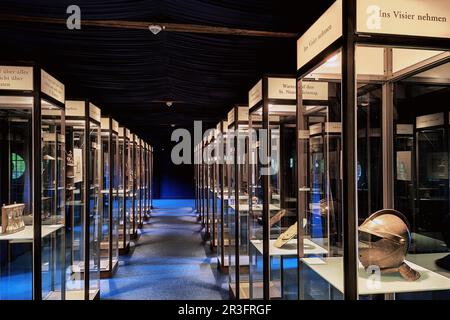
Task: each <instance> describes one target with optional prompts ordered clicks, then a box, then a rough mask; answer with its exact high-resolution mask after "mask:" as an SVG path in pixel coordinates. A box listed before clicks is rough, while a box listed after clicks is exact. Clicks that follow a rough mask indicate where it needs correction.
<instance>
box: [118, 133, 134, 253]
mask: <svg viewBox="0 0 450 320" xmlns="http://www.w3.org/2000/svg"><path fill="white" fill-rule="evenodd" d="M130 137H131V134H130V130H128V129H126V128H124V127H119V181H118V183H119V187H118V189H119V194H118V196H119V204H118V206H119V254H120V255H126V254H128V252H129V251H130V236H131V230H132V229H131V220H130V217H131V213H132V210H133V207H132V205H131V203H132V202H131V199H132V195H131V187H130V186H131V178H130V176H131V173H130V170H131V169H130V164H131V161H130V145H131V143H130Z"/></svg>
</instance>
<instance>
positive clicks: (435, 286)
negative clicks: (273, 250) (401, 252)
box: [301, 257, 450, 295]
mask: <svg viewBox="0 0 450 320" xmlns="http://www.w3.org/2000/svg"><path fill="white" fill-rule="evenodd" d="M301 261H302V262H304V263H305V264H306V265H307V266H308V267H310V268H311V269H312V270H313V271H314V272H316V273H317V274H318V275H320V276H321V277H322V278H323V279H324V280H326V281H327V282H328V283H330V285H332V286H333V287H334V288H336V289H337V290H339V291H340V292H344V278H343V272H344V262H343V258H342V257H331V258H302V259H301ZM405 262H406V263H407V264H408V265H409V266H410V267H411V268H413V269H414V270H416V271H418V272H420V274H421V277H420V279H418V280H416V281H406V280H405V279H403V278H402V277H401V276H400V274H398V273H392V274H382V275H381V281H380V282H379V284H376V283H373V280H371V279H369V275H368V274H367V272H366V270H364V268H363V266H362V265H361V264H359V270H358V292H359V294H360V295H371V294H387V293H406V292H409V293H412V292H423V291H441V290H450V279H449V278H447V277H444V276H442V275H440V274H438V273H436V272H433V271H431V270H429V269H426V268H423V267H421V266H419V265H417V264H415V263H412V262H411V261H408V260H407V261H405Z"/></svg>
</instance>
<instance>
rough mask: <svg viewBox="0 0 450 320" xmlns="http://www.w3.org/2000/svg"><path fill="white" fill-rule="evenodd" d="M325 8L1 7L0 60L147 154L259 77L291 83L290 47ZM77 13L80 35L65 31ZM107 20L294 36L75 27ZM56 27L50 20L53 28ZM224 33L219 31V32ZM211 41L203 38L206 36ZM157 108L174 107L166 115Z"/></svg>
mask: <svg viewBox="0 0 450 320" xmlns="http://www.w3.org/2000/svg"><path fill="white" fill-rule="evenodd" d="M332 2H333V0H316V1H313V2H311V3H313V4H308V5H307V7H306V6H305V5H304V4H303V3H304V1H298V0H296V1H275V0H137V1H125V0H77V1H74V0H58V1H55V0H16V1H10V0H2V1H1V3H0V13H1V14H8V15H20V16H26V17H28V18H20V19H18V21H5V20H4V19H1V18H0V39H1V44H2V45H1V54H0V55H1V56H2V58H1V59H13V60H35V61H38V62H40V63H41V64H42V65H43V66H44V67H45V68H46V70H47V71H49V72H50V73H52V74H53V75H54V76H56V77H57V78H58V79H60V80H61V81H63V82H64V84H65V85H66V95H67V97H68V98H70V97H74V98H84V97H86V98H90V99H92V101H93V102H94V103H96V104H97V105H98V106H99V107H101V108H102V111H103V112H104V113H108V114H111V115H112V116H113V117H115V118H116V119H117V120H118V121H119V122H120V123H121V125H125V126H127V127H129V128H130V129H131V130H132V131H133V132H135V133H138V134H139V135H140V136H142V137H143V138H144V139H146V140H147V141H149V142H150V143H152V144H153V145H154V146H155V147H164V146H165V145H168V144H169V142H170V135H171V132H172V130H173V125H175V127H183V128H188V129H190V128H192V126H193V121H194V120H203V121H204V128H207V127H211V126H215V124H216V123H217V122H218V121H219V120H221V119H222V118H225V116H226V114H227V112H228V110H229V109H230V108H231V107H232V106H233V105H234V104H236V103H243V102H246V100H247V92H248V90H249V89H250V88H251V87H252V85H253V84H254V83H256V81H257V79H258V78H259V77H261V75H262V74H263V73H273V74H285V73H289V74H295V71H296V67H295V64H296V38H297V36H299V35H300V34H302V33H303V32H304V31H305V30H306V29H307V28H308V26H310V25H311V24H312V23H313V22H314V20H315V19H317V18H318V17H319V16H320V14H321V13H322V12H323V11H324V10H325V9H326V8H327V7H328V6H329V5H330V4H331V3H332ZM71 4H76V5H78V6H79V7H80V9H81V30H69V29H68V28H67V27H66V25H65V23H56V22H55V23H49V22H35V21H34V22H33V21H31V20H30V19H31V18H30V17H44V18H51V19H60V20H58V21H64V22H65V20H66V19H67V17H68V16H69V14H67V13H66V8H67V7H68V6H69V5H71ZM83 20H84V21H92V20H94V21H97V20H102V21H104V20H113V21H116V22H117V21H119V22H123V21H135V22H145V24H144V25H147V23H148V24H150V23H156V22H158V23H160V24H164V23H174V24H182V25H185V24H189V25H192V24H194V25H201V26H203V29H204V26H206V27H207V30H209V29H211V30H214V28H213V27H226V28H239V29H246V30H257V31H271V32H286V33H293V34H294V35H291V36H289V37H276V36H271V35H269V36H248V35H232V34H220V35H218V34H213V33H211V34H210V33H192V32H173V31H162V32H160V33H159V34H157V35H154V34H152V33H151V32H150V31H149V30H148V28H147V29H142V30H138V29H128V28H122V27H119V28H117V27H115V28H111V27H105V26H92V25H84V26H83ZM55 21H57V20H55ZM227 30H228V29H227ZM211 32H212V31H211ZM164 101H175V102H174V104H173V106H172V107H168V106H166V104H165V103H164Z"/></svg>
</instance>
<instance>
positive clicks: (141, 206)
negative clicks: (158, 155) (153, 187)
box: [139, 139, 146, 229]
mask: <svg viewBox="0 0 450 320" xmlns="http://www.w3.org/2000/svg"><path fill="white" fill-rule="evenodd" d="M144 157H145V148H144V140H142V139H139V228H140V229H142V227H143V225H144V218H145V210H146V207H145V194H146V188H145V162H144Z"/></svg>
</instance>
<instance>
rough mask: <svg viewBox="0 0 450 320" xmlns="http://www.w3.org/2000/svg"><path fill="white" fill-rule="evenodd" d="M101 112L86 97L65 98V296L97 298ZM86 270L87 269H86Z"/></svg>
mask: <svg viewBox="0 0 450 320" xmlns="http://www.w3.org/2000/svg"><path fill="white" fill-rule="evenodd" d="M100 121H101V113H100V109H99V108H97V107H96V106H95V105H94V104H92V103H91V102H89V101H88V100H70V101H66V155H67V165H66V168H67V169H66V219H67V220H68V221H70V225H71V232H70V234H68V236H67V237H66V238H67V239H68V240H67V242H68V244H69V245H70V246H71V250H70V252H68V253H67V254H66V257H67V260H68V262H67V267H66V272H65V276H66V286H67V295H68V297H67V298H73V299H85V300H89V299H91V300H92V299H96V298H99V290H100V239H101V235H100V234H101V227H102V218H103V212H102V209H103V207H102V197H101V188H102V184H103V174H102V171H101V167H102V166H101V147H102V145H101V127H100ZM86 269H87V271H86Z"/></svg>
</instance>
